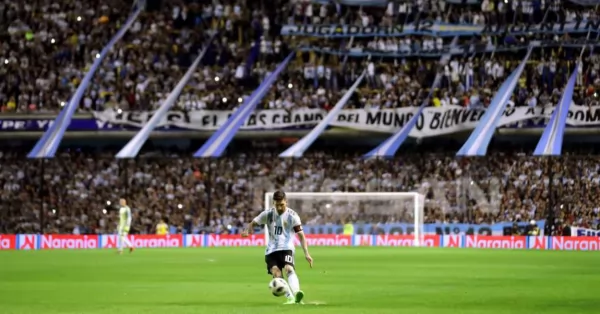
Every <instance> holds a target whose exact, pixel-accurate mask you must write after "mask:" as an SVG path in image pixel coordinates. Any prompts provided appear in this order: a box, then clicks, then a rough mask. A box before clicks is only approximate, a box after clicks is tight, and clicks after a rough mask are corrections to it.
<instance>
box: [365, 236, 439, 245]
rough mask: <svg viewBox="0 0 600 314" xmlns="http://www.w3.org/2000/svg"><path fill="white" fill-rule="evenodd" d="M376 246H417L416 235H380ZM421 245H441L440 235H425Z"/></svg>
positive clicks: (377, 237) (376, 240)
mask: <svg viewBox="0 0 600 314" xmlns="http://www.w3.org/2000/svg"><path fill="white" fill-rule="evenodd" d="M375 246H404V247H409V246H415V237H414V236H409V235H378V236H376V238H375ZM419 246H426V247H437V246H439V237H438V236H433V235H431V236H425V237H424V239H423V243H420V244H419Z"/></svg>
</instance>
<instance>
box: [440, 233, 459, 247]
mask: <svg viewBox="0 0 600 314" xmlns="http://www.w3.org/2000/svg"><path fill="white" fill-rule="evenodd" d="M443 237H444V247H454V248H460V247H462V246H463V243H462V236H461V235H457V234H451V235H445V236H443Z"/></svg>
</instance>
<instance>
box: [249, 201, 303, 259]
mask: <svg viewBox="0 0 600 314" xmlns="http://www.w3.org/2000/svg"><path fill="white" fill-rule="evenodd" d="M254 223H256V224H258V225H267V228H268V230H269V244H268V245H267V248H266V250H265V255H269V254H271V253H273V252H275V251H285V250H292V251H294V250H295V247H294V233H296V230H298V231H300V230H302V229H301V227H302V221H300V217H299V216H298V214H297V213H296V212H295V211H294V210H293V209H291V208H289V207H288V208H286V210H285V212H283V214H281V215H279V214H278V213H277V210H275V208H271V209H268V210H265V211H263V212H262V213H260V214H259V215H258V216H256V218H254Z"/></svg>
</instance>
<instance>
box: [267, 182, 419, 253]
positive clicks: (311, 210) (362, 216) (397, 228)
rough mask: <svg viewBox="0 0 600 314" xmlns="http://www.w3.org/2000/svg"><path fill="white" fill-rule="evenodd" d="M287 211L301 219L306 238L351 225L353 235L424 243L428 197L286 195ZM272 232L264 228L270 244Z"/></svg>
mask: <svg viewBox="0 0 600 314" xmlns="http://www.w3.org/2000/svg"><path fill="white" fill-rule="evenodd" d="M286 196H287V203H288V207H289V208H292V209H293V210H295V211H296V212H298V214H299V215H300V218H301V219H302V224H303V226H304V232H305V233H306V234H342V233H343V229H344V228H343V226H344V225H345V224H352V226H353V229H354V232H353V233H354V234H370V235H379V234H392V235H413V236H414V246H420V245H421V244H422V243H423V217H424V213H423V208H424V203H425V197H424V196H423V195H422V194H419V193H416V192H359V193H346V192H332V193H329V192H320V193H319V192H298V193H293V192H290V193H287V192H286ZM264 206H265V209H269V208H272V207H273V192H271V193H265V204H264ZM268 233H269V230H268V228H265V241H266V242H267V243H268V241H269V236H268Z"/></svg>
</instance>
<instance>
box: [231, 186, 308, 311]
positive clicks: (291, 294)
mask: <svg viewBox="0 0 600 314" xmlns="http://www.w3.org/2000/svg"><path fill="white" fill-rule="evenodd" d="M273 203H274V205H275V207H274V208H271V209H268V210H265V211H263V212H261V213H260V214H259V215H258V216H257V217H256V218H254V220H252V222H250V224H249V226H248V229H246V230H244V231H243V232H242V234H241V235H242V237H247V236H248V235H249V234H251V233H252V232H253V231H254V227H256V226H261V225H267V228H268V230H269V245H268V246H267V248H266V250H265V262H266V263H267V271H268V273H269V274H271V275H273V278H283V275H282V271H283V270H285V272H286V275H287V279H288V284H289V285H288V292H287V294H286V297H287V302H286V303H285V304H295V303H302V298H304V292H302V290H300V281H299V280H298V275H296V271H295V269H294V251H295V247H294V239H293V237H292V233H296V234H297V235H298V238H299V239H300V244H301V245H302V250H303V251H304V257H305V258H306V260H307V261H308V263H309V265H310V267H311V268H312V266H313V259H312V257H311V256H310V254H308V245H307V243H306V238H305V237H304V231H302V222H301V221H300V217H298V214H297V213H296V212H295V211H294V210H292V209H291V208H289V207H287V200H286V197H285V193H284V192H283V191H277V192H275V194H274V195H273Z"/></svg>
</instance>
